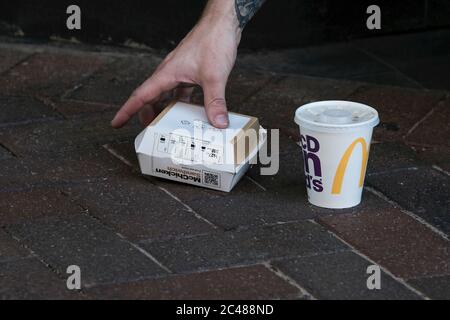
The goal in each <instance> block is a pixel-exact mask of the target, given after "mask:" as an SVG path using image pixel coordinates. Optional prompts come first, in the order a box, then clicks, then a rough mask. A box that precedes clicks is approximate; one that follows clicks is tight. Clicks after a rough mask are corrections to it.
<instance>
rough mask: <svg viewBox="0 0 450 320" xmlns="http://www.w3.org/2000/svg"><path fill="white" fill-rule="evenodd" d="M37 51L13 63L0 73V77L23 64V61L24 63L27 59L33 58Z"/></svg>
mask: <svg viewBox="0 0 450 320" xmlns="http://www.w3.org/2000/svg"><path fill="white" fill-rule="evenodd" d="M36 54H37V53H36V52H33V53H30V54H29V55H27V56H26V57H24V58H23V59H20V60H19V61H18V62H16V63H15V64H13V65H12V66H11V67H9V68H8V69H6V70H4V71H3V72H1V73H0V77H1V76H3V75H5V74H7V73H8V72H10V71H11V70H13V69H14V68H15V67H17V66H19V65H21V64H22V63H24V62H25V61H27V60H29V59H31V58H33V57H34V56H35V55H36Z"/></svg>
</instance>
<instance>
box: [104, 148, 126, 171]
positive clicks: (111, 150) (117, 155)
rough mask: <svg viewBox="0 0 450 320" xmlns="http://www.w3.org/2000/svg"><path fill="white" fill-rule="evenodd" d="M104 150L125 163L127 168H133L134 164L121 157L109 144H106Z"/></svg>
mask: <svg viewBox="0 0 450 320" xmlns="http://www.w3.org/2000/svg"><path fill="white" fill-rule="evenodd" d="M102 147H103V148H104V149H106V150H107V151H108V152H109V153H110V154H112V155H113V156H114V157H116V158H117V159H119V160H120V161H122V162H123V163H125V164H126V165H127V166H129V167H131V168H133V167H134V166H133V164H132V163H131V162H130V161H128V160H127V159H125V157H123V156H121V155H120V154H119V153H118V152H117V151H116V150H114V148H111V147H110V146H109V144H104V145H103V146H102Z"/></svg>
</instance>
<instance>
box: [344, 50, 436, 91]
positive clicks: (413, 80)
mask: <svg viewBox="0 0 450 320" xmlns="http://www.w3.org/2000/svg"><path fill="white" fill-rule="evenodd" d="M350 45H351V46H352V47H354V48H355V49H356V50H358V51H360V52H362V53H364V54H365V55H366V56H368V57H369V58H371V59H373V60H375V61H377V62H379V63H381V64H383V65H384V66H386V67H388V68H389V69H391V70H393V71H395V72H397V73H399V74H401V75H402V76H404V77H405V78H406V79H408V80H409V81H411V82H412V83H414V84H415V85H417V86H418V87H419V88H420V89H422V90H425V91H429V90H428V89H427V88H425V87H424V86H423V85H422V84H421V83H420V82H418V81H416V80H415V79H413V78H411V77H409V76H408V75H406V74H404V73H403V72H401V71H400V70H399V69H397V67H395V66H394V65H392V64H390V63H388V62H386V61H384V59H382V58H380V57H378V56H377V55H375V54H373V53H371V52H369V51H367V50H365V49H363V48H361V47H359V46H357V45H355V44H350Z"/></svg>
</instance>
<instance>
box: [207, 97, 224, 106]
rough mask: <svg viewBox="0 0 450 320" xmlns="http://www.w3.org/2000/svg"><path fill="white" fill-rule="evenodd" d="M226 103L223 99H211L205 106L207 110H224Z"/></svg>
mask: <svg viewBox="0 0 450 320" xmlns="http://www.w3.org/2000/svg"><path fill="white" fill-rule="evenodd" d="M226 105H227V103H226V101H225V98H213V99H211V100H210V101H208V103H207V104H206V106H207V107H209V108H217V109H223V108H226Z"/></svg>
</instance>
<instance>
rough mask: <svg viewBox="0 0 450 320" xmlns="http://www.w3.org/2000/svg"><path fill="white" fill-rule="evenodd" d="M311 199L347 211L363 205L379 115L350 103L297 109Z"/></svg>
mask: <svg viewBox="0 0 450 320" xmlns="http://www.w3.org/2000/svg"><path fill="white" fill-rule="evenodd" d="M295 122H296V123H297V124H298V125H299V126H300V135H301V141H300V144H301V147H302V151H303V161H304V167H305V176H306V186H307V192H308V200H309V202H310V203H311V204H313V205H315V206H318V207H323V208H331V209H343V208H351V207H354V206H357V205H358V204H360V203H361V196H362V190H363V186H364V178H365V175H366V168H367V161H368V158H369V150H370V143H371V140H372V132H373V128H374V127H375V126H377V125H378V124H379V122H380V120H379V117H378V112H377V111H376V110H375V109H374V108H372V107H369V106H366V105H364V104H361V103H356V102H349V101H321V102H314V103H310V104H307V105H304V106H302V107H300V108H298V109H297V111H296V113H295Z"/></svg>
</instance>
